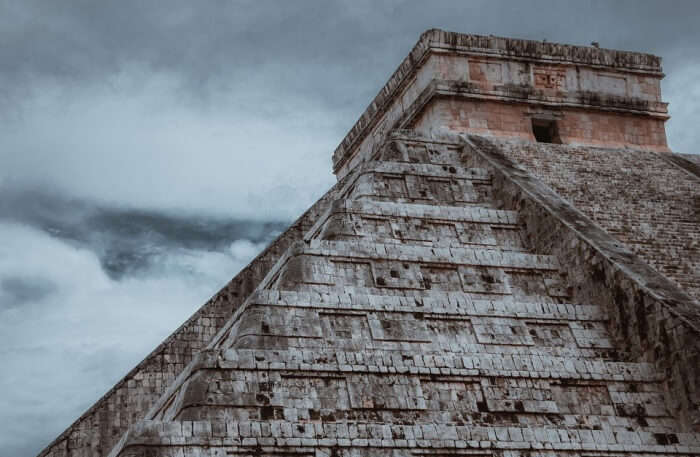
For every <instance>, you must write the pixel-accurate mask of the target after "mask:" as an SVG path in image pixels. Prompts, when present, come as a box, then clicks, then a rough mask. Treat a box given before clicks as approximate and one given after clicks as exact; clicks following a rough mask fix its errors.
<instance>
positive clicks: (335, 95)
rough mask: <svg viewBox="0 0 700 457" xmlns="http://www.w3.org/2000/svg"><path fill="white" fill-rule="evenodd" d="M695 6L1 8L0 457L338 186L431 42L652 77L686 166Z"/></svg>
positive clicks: (73, 404)
mask: <svg viewBox="0 0 700 457" xmlns="http://www.w3.org/2000/svg"><path fill="white" fill-rule="evenodd" d="M699 19H700V2H697V1H680V0H675V1H673V2H668V1H643V0H627V1H623V0H617V1H592V0H589V1H585V0H577V1H562V0H550V1H504V0H488V1H487V0H484V1H476V0H475V1H464V0H458V1H457V0H455V1H440V0H433V1H430V2H418V1H398V0H397V1H370V0H352V1H345V2H338V1H294V2H292V1H277V2H272V1H264V0H254V1H253V0H250V1H249V0H239V1H224V0H211V1H198V2H192V1H184V0H170V1H168V2H162V1H137V0H122V1H112V2H105V1H102V2H98V1H92V0H84V1H70V0H66V1H50V0H43V1H34V0H21V1H10V0H0V240H1V241H0V364H2V366H3V371H2V375H0V456H31V455H34V454H36V453H37V452H38V451H39V450H40V449H41V448H42V447H44V446H45V445H46V444H47V443H48V442H49V441H50V440H51V439H52V438H53V437H55V436H57V435H58V434H59V433H60V432H61V431H62V430H63V429H64V428H65V427H67V426H68V425H69V424H70V422H71V421H72V420H74V419H76V418H77V417H78V416H79V415H80V414H81V413H82V412H83V411H84V410H85V409H86V408H87V407H89V406H90V405H91V404H92V403H93V402H94V401H95V400H97V399H98V398H99V397H100V396H101V395H102V394H103V393H104V392H105V391H106V390H107V389H108V388H109V387H111V386H112V385H113V384H114V383H115V382H116V381H118V380H119V378H120V377H121V376H123V375H124V374H125V373H126V372H127V371H128V370H129V369H130V368H131V367H133V366H134V365H135V364H136V363H138V361H139V360H141V359H142V358H143V356H144V355H145V354H147V353H148V351H150V350H151V349H152V348H153V347H155V346H156V345H157V344H158V343H159V342H160V341H161V340H162V339H163V338H164V337H165V336H167V335H168V334H169V332H171V331H172V330H173V329H174V328H176V327H177V326H178V325H179V324H180V323H181V322H182V321H183V320H184V319H186V318H187V316H188V315H189V314H191V313H192V312H193V311H195V310H196V309H197V308H198V307H199V306H200V305H201V304H202V303H203V302H204V301H205V300H206V299H207V298H208V297H210V296H211V295H212V294H213V293H214V292H215V291H216V290H217V289H218V288H220V287H221V286H222V285H223V284H224V283H225V282H226V281H227V280H229V279H230V278H231V277H233V276H234V275H235V274H236V272H237V271H238V270H240V268H242V267H243V266H244V265H245V264H246V263H248V262H249V261H250V260H251V259H252V257H253V256H255V255H256V253H258V252H259V251H260V250H261V249H263V247H264V246H265V245H266V243H268V242H269V241H270V240H271V239H272V238H274V236H275V235H276V234H277V233H279V232H280V231H281V230H283V228H284V226H285V225H286V224H288V223H289V222H290V221H291V220H292V219H294V218H295V217H297V216H298V215H300V214H301V212H302V211H303V210H304V209H305V208H307V207H308V206H309V205H310V204H312V203H313V201H315V200H316V199H317V198H318V197H320V196H321V195H322V194H323V192H324V191H325V190H326V189H327V188H329V187H330V186H331V185H332V184H333V182H334V181H335V179H334V177H333V176H332V174H331V172H330V169H331V154H332V151H333V149H334V148H335V147H336V146H337V145H338V143H339V142H340V140H341V139H342V137H343V135H344V134H345V133H346V132H347V131H348V130H349V128H350V127H351V126H352V124H353V123H354V122H355V120H356V119H357V118H358V117H359V116H360V114H361V112H362V111H363V110H364V108H365V107H366V106H367V104H368V103H369V102H370V100H371V99H372V98H373V97H374V95H375V94H376V93H377V92H378V90H379V89H380V88H381V86H382V84H384V82H385V81H386V79H387V78H388V77H389V75H390V74H391V73H392V72H393V71H394V69H395V68H396V67H397V65H398V64H399V63H400V61H401V59H403V57H404V56H405V55H406V54H407V53H408V52H409V50H410V49H411V47H412V46H413V44H414V43H415V42H416V40H417V39H418V37H419V35H420V34H421V33H422V32H423V31H424V30H426V29H429V28H434V27H437V28H443V29H447V30H452V31H457V32H465V33H476V34H484V35H488V34H493V35H500V36H509V37H517V38H526V39H536V40H542V39H546V40H548V41H556V42H565V43H572V44H582V45H588V44H589V43H591V42H592V41H597V42H599V43H600V45H601V46H602V47H607V48H614V49H625V50H632V51H643V52H651V53H654V54H657V55H660V56H662V57H663V59H664V60H663V65H664V70H665V71H666V73H667V77H666V79H665V80H664V82H663V86H662V87H663V94H664V99H665V100H666V101H668V102H670V106H669V109H670V113H671V115H672V119H671V121H669V123H668V124H667V131H668V136H669V144H670V146H671V148H672V149H674V150H676V151H678V152H686V153H698V152H700V149H699V148H698V142H699V141H700V132H698V130H697V128H696V123H697V119H698V118H700V62H698V59H697V55H698V43H699V42H700V28H698V27H697V24H698V22H699Z"/></svg>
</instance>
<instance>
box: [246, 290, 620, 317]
mask: <svg viewBox="0 0 700 457" xmlns="http://www.w3.org/2000/svg"><path fill="white" fill-rule="evenodd" d="M248 303H249V304H259V305H269V306H280V307H290V308H313V309H319V310H338V311H366V312H391V313H410V314H413V313H425V315H431V314H435V315H446V316H484V317H486V316H489V317H513V318H521V319H541V320H555V321H595V322H603V321H607V319H608V317H607V315H606V313H605V312H604V311H603V310H602V309H601V307H600V306H596V305H580V304H573V303H532V302H517V301H504V300H479V299H472V298H470V297H469V295H468V294H465V293H462V292H443V291H430V292H429V293H426V294H425V295H424V296H423V297H402V296H398V295H394V296H392V295H348V294H321V293H310V292H300V291H293V290H272V289H266V290H259V291H256V292H255V293H254V294H253V295H252V296H251V297H250V298H249V300H248Z"/></svg>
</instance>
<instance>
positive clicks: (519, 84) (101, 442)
mask: <svg viewBox="0 0 700 457" xmlns="http://www.w3.org/2000/svg"><path fill="white" fill-rule="evenodd" d="M661 77H662V73H661V68H660V65H659V60H658V58H656V57H654V56H649V55H646V54H636V53H624V52H619V51H610V50H600V49H597V48H587V47H572V46H564V45H555V44H551V43H537V42H529V41H522V40H508V39H502V38H496V37H478V36H471V35H459V34H453V33H448V32H443V31H437V30H432V31H428V32H426V33H425V34H424V35H423V36H422V37H421V39H420V41H419V42H418V44H417V45H416V47H415V48H414V50H413V51H412V53H411V54H410V55H409V56H408V57H407V59H406V60H405V61H404V62H403V63H402V64H401V66H400V67H399V69H398V70H397V72H396V73H395V74H394V75H393V76H392V78H391V79H390V81H389V83H388V84H387V86H386V87H385V88H384V89H383V90H382V92H381V93H380V94H379V95H378V96H377V98H376V99H375V101H374V102H373V104H372V105H371V106H370V107H369V108H368V110H367V112H366V113H365V114H364V115H363V116H362V117H361V118H360V120H359V121H358V123H357V124H356V126H355V127H354V128H353V129H352V130H351V132H350V133H349V134H348V136H347V137H346V139H345V140H344V141H343V143H342V144H341V145H340V147H339V148H338V150H336V153H335V154H334V168H335V171H336V172H337V174H338V175H339V177H342V180H341V181H340V182H339V183H338V185H337V186H335V187H334V189H332V190H331V191H330V192H329V193H328V194H327V195H326V196H325V197H324V198H323V199H322V200H321V201H320V202H319V203H317V204H316V205H314V207H312V209H311V210H310V211H309V212H308V213H307V214H306V215H305V216H303V217H302V219H300V221H298V222H297V223H296V224H295V225H294V226H292V228H291V229H290V231H288V232H287V233H286V234H285V235H283V236H282V237H281V238H280V240H278V241H277V242H276V243H275V244H273V245H272V246H271V248H269V249H268V251H266V253H264V254H263V255H262V256H261V257H259V258H258V259H257V260H256V261H254V263H253V264H251V266H250V267H249V270H247V272H246V271H244V272H243V273H242V274H241V275H239V278H241V279H234V281H240V283H241V284H245V286H236V287H244V288H243V289H240V292H241V294H240V295H238V296H236V297H235V299H234V298H232V297H229V296H228V295H227V296H226V300H224V301H223V302H225V303H226V306H227V308H226V311H227V313H226V314H225V316H222V317H221V318H220V319H219V320H216V321H215V323H214V324H212V330H211V331H209V333H208V334H207V335H208V336H210V338H209V341H208V342H207V343H206V344H205V343H204V341H203V339H204V337H203V336H202V337H201V339H202V342H201V343H198V344H196V345H193V346H196V350H200V352H199V353H197V354H196V355H193V354H194V350H193V349H191V348H188V350H190V352H188V353H187V354H188V356H187V359H186V361H188V362H189V363H186V364H183V365H184V366H182V367H178V368H179V369H178V370H173V373H172V375H171V376H174V375H175V373H176V372H179V375H178V377H177V379H174V380H172V378H169V379H170V381H169V382H168V385H167V388H166V386H165V385H163V384H159V385H158V389H159V392H162V395H160V396H159V398H158V399H157V400H156V399H155V398H153V397H154V396H153V395H152V396H151V397H148V399H147V401H143V402H141V403H139V406H138V407H134V406H127V407H125V409H124V411H128V412H129V413H130V414H131V415H132V416H131V417H132V419H130V420H127V421H124V422H119V415H118V414H111V415H110V414H108V413H106V412H105V413H104V414H103V415H102V416H100V417H101V418H102V420H103V422H104V423H105V424H109V427H111V428H110V430H111V431H112V434H111V438H110V439H105V438H104V437H103V436H100V435H99V434H96V432H95V431H94V430H95V429H94V428H90V427H85V428H84V429H83V430H84V431H83V432H78V431H77V429H72V430H69V432H67V433H70V434H72V435H71V436H74V437H75V436H78V437H81V439H82V441H79V440H78V438H74V441H68V440H66V439H65V438H64V441H62V442H61V443H64V444H63V446H64V447H63V450H61V449H60V447H59V446H54V447H53V448H50V449H49V451H48V454H50V455H100V454H102V455H105V454H106V452H105V451H106V446H111V445H112V444H113V443H114V442H115V441H116V439H117V433H118V432H121V431H123V430H125V429H128V430H127V432H126V433H124V434H123V435H122V436H121V439H120V441H119V442H118V443H117V444H116V446H115V447H114V448H113V449H112V452H111V456H114V457H116V456H171V455H172V456H205V455H207V456H222V455H239V454H240V455H273V454H274V455H289V456H291V455H293V456H297V455H298V456H302V455H307V456H308V455H314V456H322V455H323V456H330V455H335V456H360V455H362V456H366V455H376V456H384V455H391V456H404V455H421V454H430V455H475V456H494V457H519V456H555V455H556V456H559V455H571V456H577V457H579V456H580V457H586V456H620V455H632V454H637V455H640V456H642V455H644V456H646V455H700V376H699V373H698V372H699V371H700V338H699V337H700V307H699V304H698V302H697V300H696V298H697V286H698V284H700V273H699V272H698V270H699V268H698V266H700V264H699V263H698V262H699V260H698V259H697V258H696V257H697V256H696V255H695V254H696V253H697V249H696V248H697V242H698V241H699V240H700V218H693V214H695V213H693V211H695V210H697V204H696V203H697V202H696V201H695V200H697V199H698V198H699V197H698V195H697V192H698V186H697V183H698V177H697V175H696V174H694V172H693V167H692V166H691V165H692V164H693V161H692V160H687V159H684V158H682V157H680V156H678V157H677V156H676V155H671V154H668V153H667V152H666V151H667V148H666V143H665V132H664V130H663V122H664V120H665V119H666V118H667V115H666V107H665V104H664V103H663V102H662V101H661V97H660V92H659V80H660V78H661ZM487 99H488V100H487ZM533 118H537V119H540V120H542V119H544V120H547V121H548V122H550V121H551V122H556V123H558V124H557V126H558V132H557V137H556V138H553V137H552V138H549V139H550V140H554V139H556V140H557V141H561V142H562V143H565V144H566V143H576V145H551V144H547V145H545V144H541V143H534V140H535V139H536V134H535V131H534V129H535V124H533V123H532V119H533ZM538 125H539V124H538ZM407 128H412V129H414V130H393V129H407ZM606 129H608V130H606ZM474 133H486V134H488V135H490V136H489V137H483V136H475V135H473V134H474ZM494 136H495V137H498V138H494ZM523 140H527V141H523ZM584 145H585V146H584ZM591 145H602V146H605V147H604V148H594V147H591ZM627 145H635V146H637V147H642V148H644V149H628V148H620V146H627ZM686 162H687V163H686ZM693 243H695V244H693ZM683 249H685V250H683ZM674 250H675V251H674ZM237 284H238V283H237ZM237 290H238V289H237ZM217 300H219V301H221V300H222V299H220V298H219V299H216V300H214V301H215V302H216V301H217ZM213 329H216V334H214V330H213ZM198 341H200V340H198ZM139 369H141V368H139ZM127 398H128V399H129V401H133V400H131V399H132V397H130V396H127ZM129 404H131V403H129ZM146 409H148V412H147V413H146ZM91 414H92V413H91ZM127 426H128V427H127ZM81 433H82V434H81Z"/></svg>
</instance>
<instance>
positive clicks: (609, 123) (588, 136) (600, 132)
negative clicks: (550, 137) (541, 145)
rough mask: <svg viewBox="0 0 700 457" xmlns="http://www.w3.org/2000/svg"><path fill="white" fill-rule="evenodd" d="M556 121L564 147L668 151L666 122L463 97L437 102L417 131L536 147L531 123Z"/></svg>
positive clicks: (426, 110)
mask: <svg viewBox="0 0 700 457" xmlns="http://www.w3.org/2000/svg"><path fill="white" fill-rule="evenodd" d="M533 117H534V118H538V117H546V118H551V119H553V120H555V122H556V123H557V127H558V132H559V137H560V139H561V142H562V143H564V144H578V145H590V146H606V147H620V148H623V147H625V146H637V147H640V148H645V149H651V150H657V151H668V150H669V149H668V146H667V145H666V130H665V128H664V121H663V120H662V119H658V118H653V117H648V116H638V115H633V114H624V113H615V112H606V111H594V110H583V109H576V108H572V109H554V110H549V109H542V108H538V107H533V106H532V105H528V104H520V103H519V104H515V103H508V104H506V103H502V102H500V101H484V100H476V99H466V98H463V97H444V98H440V99H434V100H433V101H432V102H431V103H430V105H429V106H428V107H427V108H426V109H425V111H424V112H423V113H422V114H421V115H420V117H419V118H418V119H417V120H416V121H415V122H414V124H413V126H412V128H414V129H415V130H418V131H423V132H426V133H428V132H430V131H431V130H435V129H439V128H441V127H444V128H447V129H449V130H452V131H455V132H465V133H472V134H479V135H489V136H495V137H503V138H520V139H523V140H528V141H532V142H534V141H535V137H534V135H533V130H532V118H533Z"/></svg>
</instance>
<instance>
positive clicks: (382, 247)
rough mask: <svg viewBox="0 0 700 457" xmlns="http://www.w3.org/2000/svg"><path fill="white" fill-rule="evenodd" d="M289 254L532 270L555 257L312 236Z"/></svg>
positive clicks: (549, 266)
mask: <svg viewBox="0 0 700 457" xmlns="http://www.w3.org/2000/svg"><path fill="white" fill-rule="evenodd" d="M289 255H290V256H292V255H313V256H327V257H347V258H359V259H373V260H375V259H376V260H397V261H406V262H424V263H440V264H448V265H470V266H483V267H497V268H522V269H533V270H558V269H559V262H558V260H557V258H556V257H554V256H550V255H542V254H530V253H524V252H507V251H501V250H499V249H491V248H476V247H449V248H447V247H444V248H441V247H430V246H411V245H397V244H386V243H372V242H364V241H326V240H312V241H311V242H310V243H309V244H308V245H307V244H306V243H302V242H298V243H295V245H293V246H292V247H291V248H290V251H289Z"/></svg>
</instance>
